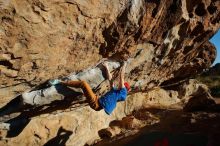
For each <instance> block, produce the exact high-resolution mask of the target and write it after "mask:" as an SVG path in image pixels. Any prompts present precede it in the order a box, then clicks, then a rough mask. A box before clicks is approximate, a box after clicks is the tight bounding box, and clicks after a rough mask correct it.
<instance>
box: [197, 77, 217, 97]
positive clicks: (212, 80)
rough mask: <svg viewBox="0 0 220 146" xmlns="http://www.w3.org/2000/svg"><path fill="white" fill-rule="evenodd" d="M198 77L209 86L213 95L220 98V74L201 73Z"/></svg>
mask: <svg viewBox="0 0 220 146" xmlns="http://www.w3.org/2000/svg"><path fill="white" fill-rule="evenodd" d="M196 79H197V80H199V81H200V82H202V83H204V84H206V85H207V86H208V87H209V89H210V91H211V94H212V96H214V97H219V98H220V75H213V76H212V75H200V76H198V77H197V78H196Z"/></svg>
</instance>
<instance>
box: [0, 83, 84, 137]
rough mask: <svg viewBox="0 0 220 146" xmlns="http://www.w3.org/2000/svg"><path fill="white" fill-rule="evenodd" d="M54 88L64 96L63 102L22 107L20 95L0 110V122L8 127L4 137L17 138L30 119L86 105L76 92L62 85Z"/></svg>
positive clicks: (57, 101)
mask: <svg viewBox="0 0 220 146" xmlns="http://www.w3.org/2000/svg"><path fill="white" fill-rule="evenodd" d="M55 87H56V90H57V92H58V93H59V94H61V95H63V96H64V99H63V100H56V101H52V102H51V103H50V104H45V105H41V106H31V105H23V104H22V99H21V98H22V97H21V95H20V96H17V97H16V98H14V99H13V100H11V101H10V102H9V103H8V104H6V105H5V106H4V107H2V108H1V109H0V116H1V117H0V121H1V122H2V124H3V125H5V124H6V125H7V124H8V125H9V126H8V132H7V136H6V137H8V138H9V137H15V136H18V135H19V134H20V133H21V132H22V131H23V129H24V128H25V127H26V126H27V124H28V123H29V122H30V120H31V118H32V117H36V116H39V115H42V114H48V113H52V112H54V111H57V110H65V109H68V108H70V107H71V108H72V109H76V108H80V107H82V106H85V105H86V102H85V101H83V100H81V95H82V93H80V92H76V91H74V90H72V89H70V88H68V87H66V86H63V85H57V86H55ZM76 104H77V105H76ZM72 106H73V107H72ZM12 113H17V114H12ZM18 114H19V115H18ZM0 124H1V123H0Z"/></svg>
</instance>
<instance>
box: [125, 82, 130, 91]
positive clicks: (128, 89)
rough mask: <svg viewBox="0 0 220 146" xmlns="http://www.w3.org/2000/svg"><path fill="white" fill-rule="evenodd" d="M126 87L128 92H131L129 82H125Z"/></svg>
mask: <svg viewBox="0 0 220 146" xmlns="http://www.w3.org/2000/svg"><path fill="white" fill-rule="evenodd" d="M124 85H125V88H126V89H127V91H130V89H131V87H130V85H129V84H128V82H125V83H124Z"/></svg>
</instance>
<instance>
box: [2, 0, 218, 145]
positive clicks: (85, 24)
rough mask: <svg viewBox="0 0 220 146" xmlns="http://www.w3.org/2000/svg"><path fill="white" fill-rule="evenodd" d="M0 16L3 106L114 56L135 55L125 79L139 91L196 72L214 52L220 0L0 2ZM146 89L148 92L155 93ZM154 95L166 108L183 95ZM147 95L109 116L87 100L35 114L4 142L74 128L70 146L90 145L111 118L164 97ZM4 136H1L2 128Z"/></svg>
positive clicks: (29, 140)
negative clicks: (80, 103) (52, 80)
mask: <svg viewBox="0 0 220 146" xmlns="http://www.w3.org/2000/svg"><path fill="white" fill-rule="evenodd" d="M0 17H1V21H0V38H1V39H0V83H1V84H0V105H1V106H3V105H5V104H7V103H8V102H9V101H10V100H11V99H13V98H14V97H15V96H16V95H18V94H20V93H23V92H24V91H25V90H28V89H30V88H33V87H35V86H36V85H39V84H41V83H43V82H45V81H47V80H48V79H51V78H57V77H59V76H66V75H69V74H70V73H72V72H76V73H77V72H79V71H81V70H85V69H87V68H91V67H94V66H95V64H96V63H97V62H98V61H99V60H100V59H102V58H103V57H107V58H110V59H112V60H116V61H121V60H124V59H128V58H132V59H131V62H130V64H129V66H128V69H127V75H126V77H127V80H128V81H129V82H130V83H131V85H133V86H134V87H140V89H142V90H147V89H149V88H152V87H155V86H159V85H163V86H165V85H167V84H170V83H174V82H177V81H179V80H182V79H185V78H188V77H190V76H193V75H196V74H197V73H199V72H201V71H202V70H204V69H206V68H208V67H209V66H210V65H211V64H212V62H213V61H214V59H215V56H216V50H215V47H214V46H213V45H212V44H211V43H210V42H209V41H208V40H209V38H210V37H211V36H212V35H214V33H215V32H216V31H217V30H218V29H219V27H220V22H219V19H220V2H219V1H217V0H196V1H189V0H176V1H172V0H164V1H156V0H147V1H143V0H114V1H111V0H105V1H101V0H98V1H97V0H89V1H85V0H51V1H46V0H19V1H13V0H0ZM103 86H104V85H103ZM104 89H105V88H104ZM100 92H101V91H100ZM151 93H152V92H149V93H146V94H148V95H149V96H152V94H151ZM153 95H157V97H158V96H161V97H162V98H161V99H167V98H170V97H172V99H173V100H167V101H166V102H160V104H162V107H169V106H171V105H173V104H175V103H177V102H179V98H180V97H179V98H176V96H177V92H176V91H171V92H170V93H167V92H165V91H160V92H156V93H155V94H153ZM148 100H149V98H146V96H145V94H139V93H138V94H135V95H131V96H130V97H129V100H128V101H126V103H120V104H119V106H118V107H117V110H116V111H115V112H114V114H113V115H112V116H107V115H105V114H104V112H103V111H101V112H94V111H92V110H90V109H89V107H88V106H86V107H82V108H75V109H74V108H73V109H74V111H73V112H69V113H68V112H67V113H62V108H61V110H58V111H57V112H56V114H55V115H53V114H51V115H50V114H49V115H46V116H45V117H44V116H40V117H38V116H39V115H37V114H36V115H37V117H36V118H33V120H31V121H30V123H29V124H28V125H27V126H26V127H25V126H24V127H25V128H24V127H23V128H24V129H23V132H22V133H21V134H20V135H19V136H17V137H15V138H11V139H10V141H8V140H7V139H6V140H2V141H1V143H3V144H4V145H7V144H8V145H20V144H21V142H22V144H24V145H42V144H45V143H46V142H47V141H48V140H50V139H51V138H53V137H55V136H56V133H57V132H58V131H59V130H58V129H59V128H60V127H61V126H62V127H63V128H61V131H62V130H63V129H66V133H67V135H68V133H69V132H68V131H72V132H73V134H72V135H70V134H69V140H68V141H67V144H70V145H84V144H85V143H86V142H87V143H91V141H93V140H94V139H96V138H98V132H97V131H98V130H100V129H102V128H106V127H108V125H109V123H110V122H111V121H112V120H115V119H119V120H120V119H121V118H122V117H124V116H126V115H128V114H131V113H132V111H133V110H135V109H138V108H143V107H145V106H146V107H147V105H148V106H149V105H150V106H153V104H155V106H158V102H156V101H161V100H160V99H156V100H155V102H153V101H152V102H149V101H148ZM169 101H170V102H169ZM67 102H68V101H67ZM145 103H147V104H145ZM149 103H150V104H149ZM144 104H145V105H144ZM160 104H159V106H160ZM68 105H69V104H68ZM79 106H80V105H79ZM66 108H68V106H66ZM38 110H39V109H38ZM40 110H41V109H40ZM70 110H71V109H70ZM32 112H33V113H34V112H36V111H35V109H34V111H32ZM49 113H50V112H49ZM21 117H22V116H21ZM17 121H19V120H17ZM22 122H23V124H24V123H25V124H27V123H28V122H27V121H22V120H21V123H22ZM21 125H22V124H21ZM86 129H87V130H86ZM63 131H65V130H63ZM12 132H14V131H13V130H12ZM1 134H2V137H4V134H5V133H4V131H1ZM14 134H15V133H14ZM57 135H58V136H59V132H58V133H57ZM81 137H84V138H83V139H81ZM23 140H25V141H24V142H23Z"/></svg>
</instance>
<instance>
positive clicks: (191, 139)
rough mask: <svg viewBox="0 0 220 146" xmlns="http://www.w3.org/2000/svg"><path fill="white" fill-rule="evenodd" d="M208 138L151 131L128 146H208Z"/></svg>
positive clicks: (197, 135)
mask: <svg viewBox="0 0 220 146" xmlns="http://www.w3.org/2000/svg"><path fill="white" fill-rule="evenodd" d="M207 144H208V138H207V137H206V136H204V135H199V134H176V133H166V132H151V133H147V134H144V135H141V136H140V137H138V138H137V139H136V140H135V141H133V142H131V143H129V144H127V145H128V146H133V145H138V146H207Z"/></svg>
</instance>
